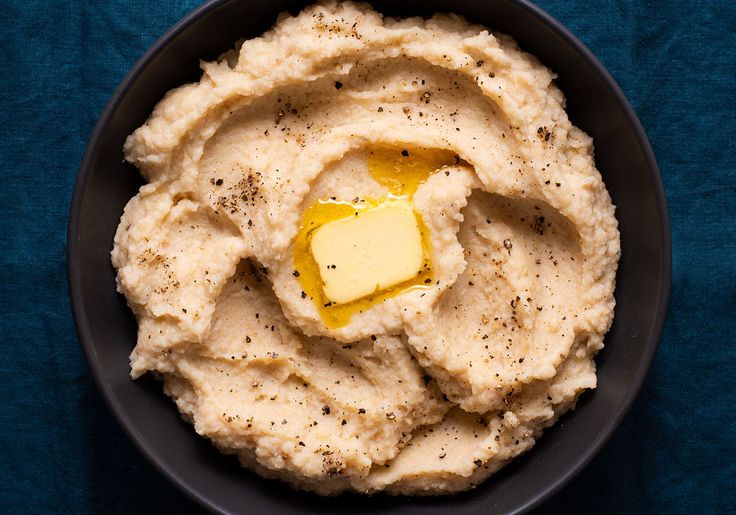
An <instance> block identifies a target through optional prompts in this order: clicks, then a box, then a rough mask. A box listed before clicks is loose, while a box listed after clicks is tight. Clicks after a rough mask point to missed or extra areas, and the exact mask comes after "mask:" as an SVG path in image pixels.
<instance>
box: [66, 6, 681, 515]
mask: <svg viewBox="0 0 736 515" xmlns="http://www.w3.org/2000/svg"><path fill="white" fill-rule="evenodd" d="M373 3H374V5H375V7H376V8H377V9H379V10H380V11H382V12H384V13H386V14H391V15H431V14H432V13H433V12H455V13H457V14H461V15H463V16H465V17H466V18H467V19H468V20H470V21H472V22H477V23H480V24H483V25H486V26H488V27H489V28H491V29H492V30H496V31H499V32H503V33H506V34H509V35H511V36H512V37H514V38H515V39H516V41H517V42H518V43H519V45H520V46H521V47H522V49H524V50H526V51H528V52H531V53H532V54H534V55H536V56H537V57H539V58H540V59H541V61H542V62H543V63H544V64H545V65H547V66H549V67H550V68H551V69H552V70H554V71H555V72H557V73H558V74H559V79H558V80H557V84H558V85H559V86H560V88H561V89H562V90H563V92H564V93H565V96H566V97H567V106H568V107H567V111H568V113H569V115H570V118H571V119H572V121H573V123H575V124H576V125H577V126H579V127H580V128H582V129H583V130H585V131H586V132H587V133H588V134H590V135H591V136H593V138H594V140H595V152H596V162H597V165H598V168H599V169H600V171H601V173H602V174H603V179H604V180H605V183H606V186H607V187H608V190H609V191H610V193H611V196H612V198H613V202H614V204H616V206H617V211H616V214H617V218H618V221H619V223H620V226H619V227H620V230H621V245H622V255H621V262H620V265H619V271H618V282H617V287H616V299H617V301H618V305H617V307H616V317H615V320H614V324H613V327H612V329H611V332H610V333H609V334H608V336H607V338H606V348H605V349H604V351H603V352H602V353H601V355H600V356H599V357H598V360H597V361H598V365H599V371H598V378H599V382H598V388H597V389H596V390H595V391H594V392H589V393H587V394H585V395H584V396H583V397H582V398H581V400H580V402H579V405H578V408H577V409H576V410H575V411H574V412H572V413H569V414H568V415H565V416H564V417H563V418H562V419H561V420H560V421H559V422H558V424H557V425H555V426H554V427H553V428H551V429H550V430H549V431H547V432H546V434H545V435H544V436H543V437H542V438H541V439H540V440H539V442H538V443H537V445H536V446H535V447H534V449H533V450H532V451H531V452H529V453H528V454H526V455H525V456H523V457H521V458H519V459H518V460H516V461H515V462H514V463H512V464H511V465H509V466H508V467H507V468H505V469H504V470H502V471H501V472H500V473H499V474H497V475H496V476H494V477H492V478H491V479H489V480H488V481H486V483H484V484H483V485H481V486H480V487H478V488H477V489H476V490H474V491H472V492H467V493H463V494H460V495H455V496H450V497H445V498H389V497H387V496H383V495H377V496H373V497H369V498H367V497H360V496H357V495H353V494H350V495H343V496H340V497H338V498H336V499H335V498H332V499H325V498H320V497H318V496H316V495H312V494H308V493H303V492H292V491H289V490H285V487H284V486H283V485H282V484H280V483H277V482H275V481H266V480H263V479H261V478H259V477H257V476H256V475H255V474H253V473H250V472H248V471H246V470H243V469H241V468H240V467H239V466H238V464H237V463H236V460H235V459H234V458H232V457H226V456H223V455H221V454H220V453H219V452H218V451H216V450H215V449H214V447H212V446H211V445H210V444H209V443H208V442H207V441H206V440H205V439H203V438H201V437H199V436H197V435H196V433H195V432H194V430H193V429H192V427H191V426H190V425H189V424H187V423H185V422H184V421H182V419H181V418H180V417H179V415H178V414H177V412H176V409H175V408H174V406H173V403H172V402H171V400H170V399H168V398H167V397H166V396H164V394H163V393H162V391H161V387H160V385H159V384H158V383H156V382H155V381H153V380H152V379H148V378H144V379H142V380H138V381H136V382H133V381H131V379H130V377H129V376H128V370H129V367H128V354H129V353H130V350H131V349H132V347H133V345H134V343H135V336H136V324H135V320H134V318H133V316H132V314H131V312H130V310H129V309H128V307H127V306H126V304H125V299H124V298H123V297H122V296H121V295H118V294H117V293H116V292H115V282H114V271H113V268H112V266H111V265H110V250H111V248H112V239H113V235H114V233H115V228H116V227H117V224H118V221H119V219H120V215H121V214H122V211H123V207H124V206H125V204H126V202H127V201H128V200H129V199H130V198H131V197H132V196H133V195H135V193H136V192H137V190H138V188H139V187H140V185H141V184H142V181H141V178H140V176H139V175H138V173H137V171H136V170H135V169H134V168H133V167H132V166H130V165H128V164H126V163H124V162H123V160H122V147H123V141H124V140H125V137H126V136H127V135H128V134H130V133H131V132H132V131H133V130H134V129H135V128H137V127H138V126H139V125H141V124H142V123H143V122H144V121H145V119H146V118H147V116H148V115H149V113H150V112H151V110H152V108H153V106H154V105H155V103H156V102H157V101H158V100H159V99H161V98H162V97H163V95H164V93H166V91H168V90H169V89H171V88H173V87H175V86H178V85H181V84H182V83H185V82H189V81H196V80H198V78H199V75H200V71H199V67H198V63H199V60H200V59H214V58H215V57H217V56H218V55H219V54H220V53H221V52H223V51H225V50H228V49H229V48H231V47H232V45H233V43H234V42H235V41H236V40H237V39H238V38H241V37H253V36H257V35H259V34H260V33H262V32H263V31H264V30H266V29H268V28H269V27H270V26H271V25H272V24H273V23H274V21H275V19H276V16H277V15H278V13H279V12H281V11H283V10H289V11H290V12H293V13H296V12H298V11H299V9H300V7H302V6H303V5H305V3H300V2H296V1H289V0H283V1H248V0H215V1H213V2H210V3H208V4H206V5H204V6H202V7H200V8H198V9H197V10H195V11H194V12H192V13H191V14H189V15H188V16H187V17H186V18H184V19H183V20H182V21H180V22H179V23H178V24H177V25H176V26H175V27H173V28H172V29H171V30H170V31H169V32H167V33H166V34H165V35H164V36H163V37H162V38H161V39H159V40H158V41H157V42H156V43H155V44H154V45H153V46H152V47H151V48H150V49H149V50H148V52H146V54H145V55H144V56H143V57H142V58H141V59H140V60H139V61H138V63H136V65H135V66H134V67H133V69H132V70H131V71H130V73H129V74H128V76H127V77H126V78H125V79H124V80H123V82H122V84H120V86H119V87H118V89H117V90H116V91H115V93H114V95H113V97H112V99H111V100H110V102H109V103H108V104H107V107H106V108H105V110H104V112H103V113H102V116H101V117H100V120H99V122H98V123H97V126H96V127H95V129H94V132H93V133H92V137H91V138H90V141H89V145H88V147H87V152H86V154H85V156H84V159H83V161H82V165H81V169H80V172H79V177H78V179H77V183H76V186H75V190H74V198H73V201H72V207H71V214H70V218H69V234H68V256H69V287H70V291H71V301H72V308H73V310H74V317H75V319H76V324H77V331H78V333H79V338H80V340H81V343H82V347H83V349H84V352H85V354H86V356H87V360H88V361H89V365H90V368H91V369H92V373H93V375H94V377H95V380H96V381H97V385H98V386H99V388H100V390H101V391H102V394H103V396H104V397H105V399H106V401H107V403H108V405H109V406H110V408H111V410H112V412H113V414H114V415H115V416H116V418H117V419H118V421H119V422H120V424H121V425H122V426H123V428H124V429H125V431H126V432H127V433H128V435H129V436H130V438H131V439H132V440H133V441H134V442H135V444H136V445H137V446H138V448H139V449H140V450H141V451H142V452H143V454H145V455H146V456H147V457H148V458H149V459H150V460H151V462H152V463H153V464H154V465H155V466H156V468H158V469H159V470H160V471H161V472H162V473H163V474H164V475H165V476H167V477H168V478H169V479H170V480H171V481H173V482H174V483H175V484H176V485H178V486H179V487H180V488H181V489H182V490H183V491H184V492H186V493H188V494H189V495H190V496H191V497H193V498H194V499H196V500H197V501H199V502H200V503H201V504H202V505H204V506H206V507H208V508H210V509H212V510H214V511H221V512H241V511H247V512H251V513H296V512H305V511H309V512H323V511H327V510H329V511H341V512H358V511H361V512H363V511H366V512H367V511H381V512H384V513H395V512H419V511H425V510H426V511H437V510H440V509H441V510H452V511H453V512H454V513H466V512H475V511H480V510H482V511H483V512H484V513H490V512H514V511H523V510H526V509H529V508H531V507H533V506H536V505H538V504H539V503H541V502H542V501H543V500H544V499H546V498H547V497H549V496H550V495H551V494H552V493H553V492H555V491H556V490H558V489H559V488H561V487H562V486H563V485H564V484H566V483H567V482H568V481H569V480H570V479H571V478H572V477H573V476H574V475H575V474H577V473H578V472H580V470H581V469H582V468H583V467H584V466H585V465H586V464H587V463H588V462H589V461H590V460H591V458H592V457H593V456H594V455H595V454H596V453H597V452H598V450H599V449H600V448H601V447H602V446H603V444H604V443H605V442H606V440H608V438H609V437H610V436H611V434H612V433H613V431H614V430H615V428H616V426H618V424H619V423H620V421H621V419H622V418H623V416H624V415H625V413H626V412H627V410H628V409H629V407H630V406H631V403H632V402H633V400H634V398H635V396H636V394H637V393H638V391H639V388H640V386H641V384H642V382H643V380H644V377H645V376H646V374H647V371H648V370H649V366H650V364H651V361H652V358H653V357H654V353H655V351H656V348H657V343H658V340H659V336H660V333H661V330H662V324H663V322H664V317H665V312H666V308H667V300H668V296H669V290H670V275H671V249H670V233H669V223H668V218H667V207H666V203H665V198H664V193H663V189H662V183H661V179H660V177H659V173H658V171H657V165H656V162H655V159H654V155H653V153H652V149H651V147H650V146H649V143H648V141H647V138H646V135H645V134H644V131H643V129H642V127H641V125H640V124H639V121H638V119H637V118H636V115H635V114H634V112H633V111H632V109H631V106H630V105H629V103H628V102H627V101H626V98H625V97H624V95H623V94H622V92H621V90H620V89H619V87H618V86H617V85H616V83H615V82H614V80H613V79H612V78H611V76H610V75H609V74H608V73H607V72H606V70H605V69H604V68H603V66H602V65H601V64H600V63H599V62H598V61H597V60H596V59H595V57H593V55H592V54H591V53H590V51H589V50H588V49H587V48H586V47H585V46H584V45H583V44H582V43H580V41H578V40H577V39H576V38H575V37H574V36H573V35H572V34H570V33H569V32H568V31H567V30H566V29H565V28H564V27H562V26H561V25H560V23H559V22H557V21H556V20H554V19H553V18H551V17H550V16H549V15H547V14H546V13H544V12H543V11H541V10H540V9H538V8H537V7H535V6H533V5H531V4H529V3H527V2H525V1H521V0H495V1H489V0H465V1H463V2H458V1H452V0H437V1H433V0H411V1H406V2H389V1H383V0H380V1H375V2H373Z"/></svg>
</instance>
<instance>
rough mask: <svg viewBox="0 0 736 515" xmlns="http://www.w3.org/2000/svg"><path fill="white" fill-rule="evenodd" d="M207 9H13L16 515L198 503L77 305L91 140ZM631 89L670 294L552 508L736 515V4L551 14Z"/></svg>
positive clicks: (619, 3) (2, 108)
mask: <svg viewBox="0 0 736 515" xmlns="http://www.w3.org/2000/svg"><path fill="white" fill-rule="evenodd" d="M197 3H198V2H197V1H195V0H169V1H159V2H152V1H150V0H105V1H103V0H95V1H91V0H88V1H84V0H67V1H60V0H52V1H49V0H4V1H3V2H2V4H3V5H2V14H3V16H2V23H1V26H2V29H0V30H2V40H1V42H0V45H2V52H0V59H1V60H2V68H3V70H5V71H4V72H3V73H2V76H1V77H0V81H1V82H0V84H1V88H0V124H1V125H0V126H2V127H4V129H3V134H2V136H0V163H1V164H0V166H1V167H2V179H3V181H2V189H1V190H0V236H1V239H0V279H1V284H2V290H0V299H1V301H2V319H1V321H0V334H1V335H2V345H1V346H0V377H1V380H0V399H1V400H2V404H1V406H0V475H1V476H2V477H5V479H4V480H2V481H0V512H3V513H21V512H29V513H47V512H54V513H72V512H115V513H117V512H120V513H137V512H153V511H160V510H170V509H171V508H172V507H174V508H178V509H181V510H183V511H184V512H192V511H197V510H198V508H197V507H196V506H194V505H193V504H192V503H191V502H190V501H188V500H187V499H185V498H184V497H183V496H182V495H181V494H179V493H178V491H176V490H175V489H174V488H173V487H172V486H170V485H169V484H168V482H167V481H166V480H164V479H163V478H162V477H160V476H159V475H158V474H157V473H156V472H155V471H154V470H153V469H152V468H151V466H150V465H149V464H148V463H147V462H146V461H145V460H144V458H143V457H142V456H140V455H139V454H138V452H137V451H136V450H135V449H134V448H133V446H132V445H131V444H130V443H129V442H128V440H127V439H126V437H125V436H124V435H123V433H122V432H121V430H120V429H119V428H118V427H117V426H116V424H115V422H114V421H113V419H112V416H111V415H110V414H109V413H108V411H107V409H106V407H105V406H104V404H103V402H102V400H101V397H100V396H99V395H98V393H97V392H96V390H95V387H94V385H93V382H92V379H91V377H90V374H89V372H88V371H87V366H86V364H85V362H84V360H83V357H82V353H81V351H80V349H79V346H78V343H77V337H76V335H75V332H74V327H73V323H72V318H71V314H70V310H69V303H68V300H67V287H66V274H65V251H64V246H65V230H66V220H67V212H68V208H69V202H70V198H71V192H72V185H73V182H74V178H75V175H76V173H77V167H78V164H79V161H80V159H81V156H82V152H83V150H84V146H85V143H86V140H87V138H88V136H89V134H90V132H91V130H92V127H93V124H94V122H95V120H96V118H97V116H98V115H99V113H100V111H101V109H102V107H103V105H104V104H105V102H106V101H107V99H108V98H109V96H110V94H111V93H112V91H113V89H114V88H115V86H116V85H117V84H118V82H119V81H120V80H121V79H122V78H123V76H124V75H125V73H126V71H127V70H128V68H129V67H130V66H131V65H132V64H133V63H134V61H135V60H136V59H137V58H138V57H139V56H140V55H141V54H142V53H143V51H144V50H145V49H146V48H147V47H148V46H149V45H150V44H151V43H152V42H153V41H154V40H155V39H156V38H157V37H158V36H159V35H161V34H162V33H163V31H164V30H165V29H166V28H168V27H169V26H170V25H171V24H173V23H174V22H175V21H176V20H177V19H179V18H180V17H181V16H182V15H184V14H185V13H186V12H188V11H189V10H191V9H192V8H193V7H194V6H195V5H196V4H197ZM539 3H540V4H541V6H542V7H543V8H544V9H546V10H548V11H549V12H550V13H551V14H553V15H554V16H556V17H557V18H559V19H560V20H561V21H562V22H563V23H564V24H566V25H567V26H568V27H569V28H570V29H571V30H572V31H573V32H574V33H575V34H576V35H577V36H578V37H579V38H580V39H581V40H582V41H583V42H584V43H586V44H587V45H588V46H589V47H590V48H591V49H592V50H593V52H594V53H595V54H596V55H597V56H598V57H599V58H600V60H601V61H602V62H603V64H604V65H605V66H607V67H608V69H609V70H610V71H611V73H612V74H613V76H614V77H615V78H616V79H617V80H618V82H619V84H620V85H621V86H622V88H623V90H624V92H625V93H626V95H627V96H628V98H629V99H630V100H631V103H632V104H633V106H634V108H635V109H636V111H637V113H638V114H639V117H640V118H641V120H642V123H643V124H644V127H645V128H646V130H647V132H648V134H649V137H650V138H651V141H652V144H653V146H654V150H655V152H656V154H657V157H658V160H659V164H660V167H661V170H662V175H663V177H664V183H665V188H666V192H667V198H668V201H669V206H670V215H671V218H672V233H673V247H674V248H673V253H674V256H673V258H674V260H673V263H674V286H673V291H672V298H671V304H670V310H669V317H668V321H667V325H666V328H665V333H664V338H663V339H662V344H661V347H660V349H659V352H658V354H657V357H656V361H655V362H654V367H653V369H652V372H651V374H650V376H649V378H648V380H647V382H646V385H645V387H644V389H643V391H642V394H641V396H640V398H639V399H638V401H637V403H636V405H635V407H634V409H633V410H632V412H631V413H630V414H629V416H628V417H627V418H626V420H625V422H624V423H623V425H622V426H621V428H620V429H619V430H618V432H617V433H616V435H615V436H614V438H613V439H612V441H611V442H610V443H609V444H608V446H607V447H606V448H605V450H604V451H603V452H602V453H601V454H600V455H599V456H598V457H597V458H596V459H595V460H594V462H593V463H592V464H591V465H590V466H589V467H588V469H587V470H586V471H585V473H584V474H582V476H580V477H579V478H578V479H576V480H575V481H574V482H573V483H572V484H571V485H570V486H569V487H568V488H567V489H566V490H565V491H564V492H563V493H561V494H560V495H558V496H557V497H556V498H555V499H553V500H552V502H551V503H549V504H548V505H547V507H546V508H545V509H544V510H543V511H549V512H554V511H556V510H560V509H562V508H563V507H564V508H572V509H577V510H580V511H585V512H591V513H592V512H603V513H644V512H646V513H671V512H699V513H715V512H721V513H723V512H729V511H730V512H732V513H733V510H736V494H735V493H734V491H735V489H736V465H735V460H736V445H735V444H734V437H735V436H736V431H734V411H735V410H736V398H735V396H734V393H736V330H735V329H734V324H736V262H735V261H736V164H735V163H736V3H734V2H732V1H730V0H721V1H716V0H713V1H705V0H703V1H690V2H688V1H686V0H669V1H667V2H664V1H662V2H659V1H654V0H638V1H637V0H616V1H606V0H596V1H593V2H591V1H588V0H542V1H540V2H539Z"/></svg>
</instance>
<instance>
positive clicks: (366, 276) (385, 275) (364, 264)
mask: <svg viewBox="0 0 736 515" xmlns="http://www.w3.org/2000/svg"><path fill="white" fill-rule="evenodd" d="M357 213H358V214H357V215H356V216H353V217H350V218H343V219H340V220H335V221H334V222H328V223H326V224H324V225H322V226H320V227H319V228H318V229H316V230H315V231H314V233H313V234H312V241H311V251H312V256H313V257H314V260H315V261H316V262H317V266H318V267H319V274H320V277H321V278H322V282H323V283H324V292H325V295H326V296H327V298H328V299H329V300H330V301H332V302H335V303H346V302H350V301H353V300H355V299H359V298H361V297H365V296H366V295H370V294H372V293H374V292H376V291H380V290H385V289H387V288H390V287H392V286H394V285H396V284H399V283H402V282H404V281H407V280H409V279H412V278H414V277H416V276H417V274H419V273H420V271H421V269H422V265H423V263H424V252H423V251H422V235H421V232H420V230H419V224H418V222H417V217H416V215H415V214H414V208H413V206H412V204H411V203H410V202H409V201H406V200H390V201H387V202H385V203H383V204H381V205H380V206H378V207H375V208H370V209H366V210H361V211H357Z"/></svg>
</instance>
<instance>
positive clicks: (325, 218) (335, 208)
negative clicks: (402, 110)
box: [293, 147, 459, 329]
mask: <svg viewBox="0 0 736 515" xmlns="http://www.w3.org/2000/svg"><path fill="white" fill-rule="evenodd" d="M458 161H459V160H458V158H457V156H456V155H455V154H454V153H453V152H450V151H447V150H439V149H404V148H396V147H379V148H375V149H371V150H369V151H368V156H367V163H368V172H369V173H370V175H371V177H372V178H373V179H374V180H375V181H376V182H377V183H379V184H380V185H382V186H384V187H385V188H386V189H387V190H388V191H389V195H387V196H386V197H382V198H378V199H371V198H366V199H360V200H359V201H357V202H348V201H341V200H335V199H324V200H318V201H317V202H315V203H314V204H312V205H311V206H309V207H308V208H307V209H305V210H304V213H303V214H302V220H301V224H300V228H299V232H298V233H297V235H296V238H295V239H294V247H293V252H294V275H295V276H296V277H297V280H298V281H299V284H300V285H301V287H302V294H301V295H302V297H303V298H309V299H311V300H312V301H313V302H314V303H315V306H316V307H317V311H318V313H319V315H320V318H321V319H322V322H323V323H324V324H325V325H326V326H327V327H329V328H331V329H336V328H339V327H343V326H345V325H347V324H348V323H349V322H350V320H351V318H352V317H353V316H354V315H356V314H358V313H362V312H363V311H365V310H366V309H368V308H370V307H371V306H373V305H375V304H378V303H380V302H383V301H384V300H386V299H388V298H390V297H393V296H395V295H398V294H399V293H402V292H405V291H407V290H410V289H416V288H422V289H423V288H428V287H429V286H430V285H431V284H432V281H433V279H432V263H431V252H430V249H431V247H430V240H429V232H428V230H427V227H426V226H425V225H424V223H423V221H422V218H421V217H420V216H419V214H418V213H417V212H416V211H414V214H415V216H416V218H417V224H418V226H419V230H420V233H421V240H422V252H423V263H422V267H421V269H420V271H419V273H418V274H417V275H416V277H414V278H412V279H410V280H407V281H404V282H402V283H399V284H395V285H393V286H392V287H390V288H387V289H384V290H380V291H376V292H375V293H373V294H370V295H367V296H365V297H361V298H359V299H356V300H353V301H351V302H348V303H344V304H337V303H334V302H330V300H329V299H328V298H327V297H326V295H325V293H324V289H323V287H324V285H323V282H322V278H321V276H320V273H319V267H318V265H317V263H316V261H315V259H314V257H313V256H312V253H311V251H310V242H311V235H312V234H313V232H314V231H315V230H316V229H317V228H318V227H320V226H322V225H324V224H326V223H328V222H333V221H336V220H341V219H346V218H351V217H354V216H356V215H359V214H360V213H361V212H365V211H366V210H369V209H373V208H376V207H378V206H380V205H382V204H383V203H385V202H387V201H389V200H390V201H392V202H393V201H397V200H403V201H406V202H411V200H412V198H413V196H414V193H415V192H416V191H417V188H419V185H420V184H422V183H423V182H424V181H426V180H427V178H428V177H429V176H430V175H432V174H433V173H435V172H437V171H438V170H440V169H441V168H442V167H444V166H447V165H450V164H456V163H457V162H458Z"/></svg>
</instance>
